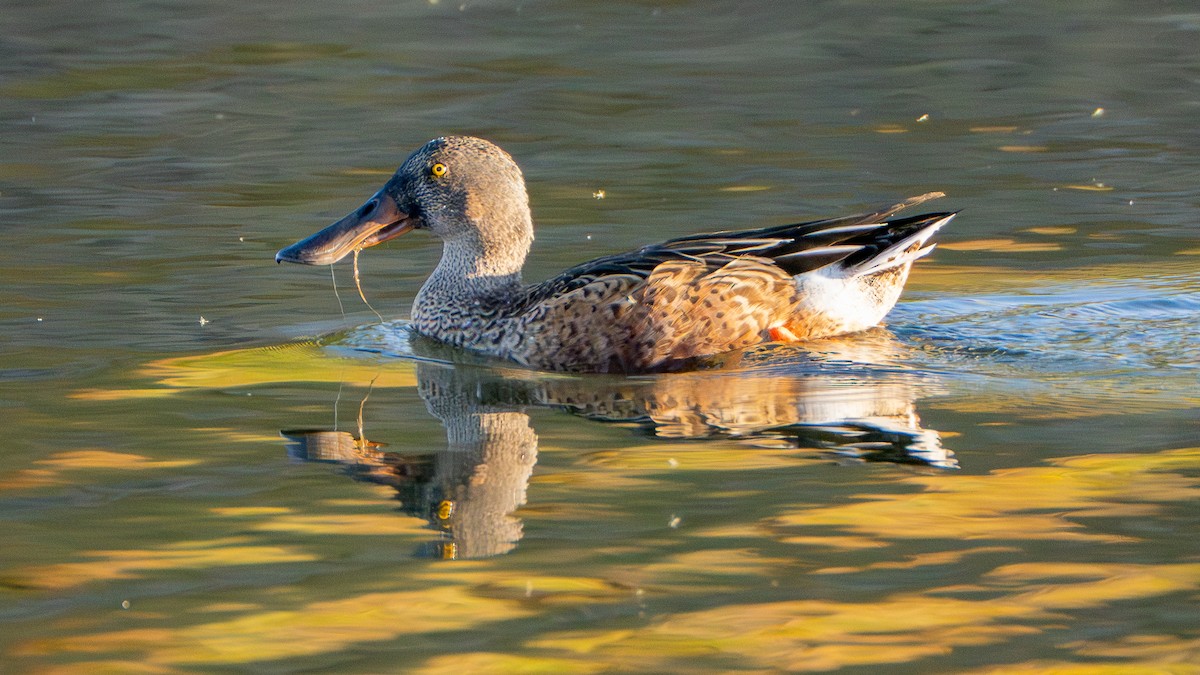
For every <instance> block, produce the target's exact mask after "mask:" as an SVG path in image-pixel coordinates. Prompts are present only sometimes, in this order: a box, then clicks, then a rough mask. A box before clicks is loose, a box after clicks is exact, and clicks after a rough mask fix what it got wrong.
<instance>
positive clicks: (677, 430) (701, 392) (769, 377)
mask: <svg viewBox="0 0 1200 675" xmlns="http://www.w3.org/2000/svg"><path fill="white" fill-rule="evenodd" d="M777 357H778V355H775V357H774V360H776V361H778V358H777ZM829 357H830V354H829V353H823V354H821V355H819V358H817V359H816V360H813V358H812V355H811V354H807V355H805V359H807V361H806V362H805V363H803V364H799V365H803V367H802V368H800V367H797V366H798V364H797V363H796V361H795V360H793V361H792V362H791V364H792V368H791V372H787V373H785V372H781V371H780V370H779V368H776V367H771V368H769V369H762V368H750V369H745V370H736V371H734V370H715V371H705V372H694V373H684V374H677V375H670V376H658V377H647V378H600V377H586V378H544V377H541V376H539V375H536V374H532V373H521V374H518V375H517V376H514V373H513V372H512V371H506V372H505V373H503V374H501V373H499V372H497V371H494V370H490V369H486V368H478V367H473V366H459V367H453V366H447V365H441V364H433V363H419V364H418V365H417V378H418V391H419V393H420V395H421V398H422V399H423V400H424V401H425V405H426V407H427V408H428V410H429V412H430V413H431V414H433V415H434V416H435V417H437V418H438V419H439V420H441V422H442V424H443V425H444V427H445V429H446V439H447V447H446V449H445V450H441V451H438V452H435V453H432V454H430V455H416V456H414V455H400V454H397V453H388V452H382V451H380V450H379V449H378V446H375V445H372V444H370V443H367V442H363V441H361V440H359V439H355V438H354V437H353V436H352V435H351V434H350V433H348V432H344V431H341V432H339V431H285V432H284V435H285V437H287V438H288V439H289V440H290V441H291V443H290V446H289V453H290V454H292V455H293V456H296V457H299V458H302V459H306V460H312V461H333V462H337V463H339V464H342V465H343V466H345V467H346V471H347V472H348V473H350V474H351V475H353V476H354V477H356V478H358V479H361V480H369V481H371V482H375V483H381V484H386V485H390V486H392V487H394V488H395V489H396V491H397V497H398V499H399V500H400V501H401V502H402V503H403V504H404V509H405V511H406V512H408V513H410V514H412V515H414V516H417V517H420V518H424V519H425V520H427V521H428V522H429V523H430V524H432V525H433V526H434V527H435V528H436V529H438V530H440V531H441V532H442V533H443V537H442V538H441V539H440V540H439V541H438V542H435V543H433V544H432V545H431V548H430V549H429V550H428V551H426V553H427V554H430V555H435V556H443V557H454V558H478V557H486V556H492V555H498V554H501V553H505V552H507V551H510V550H511V549H512V548H513V547H514V546H516V542H517V541H519V540H520V539H521V536H522V524H521V522H520V520H518V519H517V518H516V517H514V516H513V515H512V514H513V513H514V512H515V511H516V509H517V508H518V507H520V506H521V505H522V504H524V503H525V501H526V489H527V486H528V484H529V478H530V476H531V474H532V473H533V466H534V464H535V463H536V462H537V451H538V446H537V442H538V439H537V434H535V433H534V431H533V428H532V427H531V426H530V419H529V416H528V415H527V414H525V413H524V412H522V410H523V408H524V407H527V406H531V405H536V406H550V407H561V408H564V409H567V410H570V411H572V412H574V413H576V414H580V415H584V416H587V417H590V418H594V419H603V420H608V421H620V422H627V423H633V424H636V425H639V426H641V427H644V428H646V429H648V430H650V431H651V432H652V433H654V434H655V435H657V436H659V437H663V438H685V439H703V438H720V437H724V438H739V439H751V440H755V439H761V440H763V441H764V442H766V441H767V440H768V439H769V440H771V441H773V442H776V443H778V442H780V441H785V442H787V443H788V444H791V445H793V446H794V447H797V448H811V449H813V450H815V451H818V452H822V453H829V454H830V455H831V456H835V457H838V458H850V459H854V460H859V461H887V462H896V463H905V464H916V465H924V466H933V467H938V468H954V467H956V466H957V463H956V462H955V460H954V458H953V453H951V452H950V451H949V450H946V449H944V448H943V447H942V445H941V440H940V438H939V436H938V434H937V432H936V431H933V430H929V429H923V428H922V427H921V426H920V422H919V420H918V418H917V415H916V412H915V406H914V400H915V398H916V396H917V393H918V389H919V388H920V385H921V381H920V380H919V379H918V378H915V377H914V376H912V375H910V374H906V373H904V372H902V371H897V370H890V369H887V368H879V367H863V366H862V365H861V364H859V365H855V364H853V363H852V362H850V361H844V360H840V359H835V358H829ZM743 358H744V359H747V360H753V355H744V356H743ZM631 452H636V450H631Z"/></svg>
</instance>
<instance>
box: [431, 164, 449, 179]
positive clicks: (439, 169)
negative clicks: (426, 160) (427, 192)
mask: <svg viewBox="0 0 1200 675" xmlns="http://www.w3.org/2000/svg"><path fill="white" fill-rule="evenodd" d="M446 171H447V169H446V165H445V164H442V163H440V162H439V163H437V164H434V165H433V166H431V167H429V173H431V174H433V176H434V178H441V177H442V176H445V175H446Z"/></svg>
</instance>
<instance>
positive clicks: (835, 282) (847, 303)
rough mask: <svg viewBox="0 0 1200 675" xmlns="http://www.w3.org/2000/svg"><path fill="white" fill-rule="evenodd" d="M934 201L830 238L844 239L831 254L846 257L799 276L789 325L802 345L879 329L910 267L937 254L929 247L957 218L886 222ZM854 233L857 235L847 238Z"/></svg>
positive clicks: (939, 216)
mask: <svg viewBox="0 0 1200 675" xmlns="http://www.w3.org/2000/svg"><path fill="white" fill-rule="evenodd" d="M933 196H941V195H940V194H938V193H931V195H922V196H921V197H916V198H914V199H910V200H908V201H907V202H904V203H902V204H897V205H896V206H894V207H892V208H891V209H887V210H884V211H881V212H878V213H876V214H871V215H870V216H868V217H866V218H864V219H863V220H861V221H859V222H858V223H856V224H852V225H841V226H840V227H839V228H837V229H840V230H841V232H840V233H839V232H827V233H828V234H829V235H837V236H839V239H840V240H839V241H837V242H836V243H832V244H831V245H829V246H828V248H830V249H832V248H838V249H841V250H842V251H844V252H845V253H844V255H842V257H841V258H840V259H838V260H836V261H832V262H829V263H827V264H825V265H822V266H821V267H818V268H815V269H811V268H810V269H809V270H808V271H805V272H802V273H799V274H795V276H794V278H795V280H796V291H797V297H798V299H799V311H798V312H797V314H796V318H795V319H793V320H792V321H790V322H789V323H788V324H787V328H788V329H789V330H790V331H791V333H792V334H794V335H795V336H797V337H798V338H801V339H804V338H805V337H818V336H821V335H836V334H841V333H853V332H856V331H860V330H866V329H867V328H871V327H872V326H876V325H878V324H879V323H880V322H881V321H882V320H883V317H884V316H886V315H887V313H888V312H889V311H891V309H892V307H894V306H895V305H896V302H897V301H898V300H899V299H900V292H901V291H902V290H903V289H904V284H905V282H906V281H907V280H908V272H909V270H910V269H911V268H912V263H913V262H914V261H916V260H918V259H920V258H923V257H925V256H926V255H929V253H930V252H932V251H933V249H934V247H935V246H936V245H935V244H932V243H930V242H929V240H930V238H931V237H932V236H933V235H934V233H935V232H937V231H938V230H939V229H941V228H942V227H943V226H944V225H945V224H946V223H948V222H950V220H951V219H952V218H954V216H955V215H956V214H955V212H941V213H926V214H922V215H919V216H911V217H908V218H897V219H893V220H888V219H887V217H888V216H890V215H892V214H894V213H895V212H896V211H899V210H900V209H901V208H904V207H905V206H910V205H912V204H913V203H920V202H921V201H925V200H927V199H930V198H933ZM881 216H882V217H881ZM851 228H855V229H856V230H857V231H855V232H853V233H852V234H851V235H850V236H844V235H845V233H848V232H850V230H851ZM814 234H816V233H814ZM818 236H820V235H819V234H818Z"/></svg>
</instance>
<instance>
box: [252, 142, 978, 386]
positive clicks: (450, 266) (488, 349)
mask: <svg viewBox="0 0 1200 675" xmlns="http://www.w3.org/2000/svg"><path fill="white" fill-rule="evenodd" d="M940 196H942V194H941V193H929V194H927V195H922V196H920V197H914V198H913V199H909V200H907V201H905V202H903V203H900V204H897V205H895V206H892V207H889V208H886V209H882V210H879V211H875V212H873V213H865V214H859V215H852V216H844V217H841V218H831V219H827V220H817V221H812V222H807V223H800V224H796V225H779V226H775V227H765V228H761V229H756V230H743V231H737V232H716V233H712V234H698V235H691V236H687V237H681V238H678V239H672V240H670V241H666V242H663V243H660V244H652V245H649V246H644V247H642V248H640V249H638V250H636V251H632V252H629V253H621V254H617V255H610V256H606V257H603V258H597V259H596V260H592V261H590V262H586V263H583V264H582V265H578V266H576V267H573V268H571V269H569V270H567V271H566V272H563V273H562V274H560V275H558V276H556V277H553V278H551V279H548V280H546V281H543V282H541V283H537V284H533V285H525V284H524V283H523V282H522V280H521V268H522V266H524V264H525V257H526V255H528V253H529V247H530V244H531V243H532V241H533V220H532V217H531V215H530V212H529V197H528V195H527V194H526V191H525V180H524V178H523V176H522V175H521V170H520V168H518V167H517V164H516V162H514V161H513V159H512V157H510V156H509V155H508V153H506V152H505V151H503V150H501V149H500V148H499V147H497V146H496V145H494V144H492V143H490V142H488V141H485V140H483V139H479V138H471V137H466V136H449V137H445V138H437V139H434V140H432V141H429V142H428V143H426V144H425V145H424V146H422V147H421V148H420V149H418V150H417V151H416V152H414V153H413V154H412V155H411V156H409V158H408V159H407V160H405V161H404V163H403V164H402V165H401V166H400V168H399V169H397V171H396V173H395V175H394V176H392V178H391V180H389V181H388V182H387V184H386V185H384V186H383V188H382V189H380V190H379V191H378V192H376V193H375V194H374V195H373V196H372V197H371V198H370V199H369V200H367V202H366V203H365V204H363V205H362V206H361V207H359V208H358V209H356V210H355V211H354V212H353V213H351V214H349V215H347V216H346V217H345V218H343V219H341V220H339V221H338V222H336V223H334V224H332V225H330V226H329V227H327V228H325V229H323V230H321V231H320V232H317V233H316V234H314V235H312V236H310V237H308V238H307V239H304V240H302V241H299V242H296V243H295V244H292V245H291V246H288V247H287V248H285V249H283V250H281V251H279V253H277V254H276V256H275V260H276V261H277V262H284V261H286V262H295V263H303V264H307V265H328V264H332V263H335V262H337V261H338V260H341V259H342V258H343V257H345V256H346V255H347V254H349V253H351V252H354V251H358V250H361V249H364V248H367V247H369V246H374V245H376V244H379V243H382V242H385V241H387V240H389V239H392V238H394V237H398V236H400V235H401V234H404V233H406V232H408V231H410V230H429V231H430V232H432V233H433V234H435V235H437V236H438V237H440V238H441V239H442V243H443V245H442V259H441V262H439V263H438V265H437V267H436V268H435V269H434V270H433V273H432V274H431V275H430V276H429V279H428V280H426V282H425V285H424V286H422V287H421V290H420V291H419V292H418V293H417V297H416V300H415V301H414V303H413V310H412V325H413V328H414V329H415V330H416V331H417V332H419V333H421V334H424V335H427V336H429V337H432V338H434V339H437V340H440V341H442V342H446V343H449V344H452V345H456V346H459V347H462V348H465V349H470V350H473V351H476V352H480V353H483V354H488V355H492V356H497V357H500V358H504V359H509V360H512V361H515V362H517V363H521V364H524V365H527V366H531V367H535V368H540V369H544V370H561V371H580V372H626V373H633V372H658V371H667V370H678V369H681V368H685V367H687V366H688V365H689V364H691V363H693V362H694V361H695V360H696V359H698V358H703V357H707V356H713V355H716V354H720V353H723V352H727V351H730V350H734V349H740V348H744V347H748V346H751V345H755V344H758V343H762V342H768V341H775V340H785V341H799V340H811V339H816V338H821V337H827V336H831V335H839V334H843V333H852V332H856V331H861V330H864V329H867V328H870V327H872V326H875V325H877V324H878V323H879V322H880V321H881V320H882V319H883V317H884V315H886V314H887V313H888V311H890V310H891V309H892V307H893V306H894V305H895V304H896V301H897V299H899V297H900V291H901V290H902V289H903V287H904V282H905V281H906V280H907V278H908V272H909V269H910V268H911V267H912V263H913V261H915V260H917V259H918V258H920V257H922V256H924V255H926V254H927V253H929V252H930V251H932V250H933V247H934V245H933V244H929V243H928V241H929V238H930V237H931V236H932V235H933V233H934V232H936V231H937V230H938V229H939V228H941V227H942V226H943V225H945V224H946V223H947V222H948V221H949V220H950V219H951V218H953V217H954V215H955V214H954V213H953V212H941V213H928V214H923V215H919V216H910V217H905V218H893V216H894V215H896V213H897V212H899V211H900V210H901V209H904V208H905V207H908V206H912V205H915V204H919V203H921V202H923V201H926V200H928V199H932V198H935V197H940Z"/></svg>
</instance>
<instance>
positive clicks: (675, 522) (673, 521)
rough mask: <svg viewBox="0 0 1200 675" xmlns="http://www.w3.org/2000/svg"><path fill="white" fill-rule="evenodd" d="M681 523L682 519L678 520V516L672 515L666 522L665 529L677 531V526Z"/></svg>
mask: <svg viewBox="0 0 1200 675" xmlns="http://www.w3.org/2000/svg"><path fill="white" fill-rule="evenodd" d="M682 522H683V519H682V518H680V517H679V516H677V515H675V514H674V513H672V514H671V519H670V520H668V521H667V527H669V528H671V529H672V530H676V529H679V524H680V523H682Z"/></svg>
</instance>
